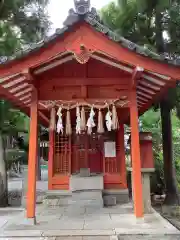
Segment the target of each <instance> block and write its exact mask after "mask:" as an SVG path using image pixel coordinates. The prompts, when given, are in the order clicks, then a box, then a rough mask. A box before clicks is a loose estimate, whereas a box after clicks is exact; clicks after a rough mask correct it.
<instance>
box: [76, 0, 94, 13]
mask: <svg viewBox="0 0 180 240" xmlns="http://www.w3.org/2000/svg"><path fill="white" fill-rule="evenodd" d="M74 7H75V11H76V13H77V14H78V15H85V14H87V13H88V12H89V10H90V0H74Z"/></svg>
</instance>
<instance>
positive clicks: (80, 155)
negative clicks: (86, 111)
mask: <svg viewBox="0 0 180 240" xmlns="http://www.w3.org/2000/svg"><path fill="white" fill-rule="evenodd" d="M102 162H103V150H102V144H101V142H100V140H99V138H98V136H97V134H92V135H88V134H87V133H86V132H83V133H82V134H80V135H74V136H73V140H72V172H73V173H78V172H79V171H80V168H90V171H91V173H101V172H102Z"/></svg>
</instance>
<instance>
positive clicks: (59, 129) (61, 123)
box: [57, 107, 64, 134]
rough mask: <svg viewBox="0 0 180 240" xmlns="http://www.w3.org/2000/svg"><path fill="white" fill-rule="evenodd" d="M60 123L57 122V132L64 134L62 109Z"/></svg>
mask: <svg viewBox="0 0 180 240" xmlns="http://www.w3.org/2000/svg"><path fill="white" fill-rule="evenodd" d="M57 115H58V122H57V132H58V133H62V134H63V129H64V128H63V122H62V107H60V108H59V110H58V112H57Z"/></svg>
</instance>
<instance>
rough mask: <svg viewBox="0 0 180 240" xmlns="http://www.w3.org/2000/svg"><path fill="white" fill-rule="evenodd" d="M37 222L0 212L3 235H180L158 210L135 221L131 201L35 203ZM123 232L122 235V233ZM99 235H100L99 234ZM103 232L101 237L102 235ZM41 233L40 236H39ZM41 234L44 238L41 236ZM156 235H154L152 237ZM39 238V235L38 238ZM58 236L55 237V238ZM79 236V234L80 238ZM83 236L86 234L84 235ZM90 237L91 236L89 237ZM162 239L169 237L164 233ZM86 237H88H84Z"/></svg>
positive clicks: (151, 239) (34, 237)
mask: <svg viewBox="0 0 180 240" xmlns="http://www.w3.org/2000/svg"><path fill="white" fill-rule="evenodd" d="M36 215H37V225H36V226H30V225H27V222H26V219H25V213H24V212H23V211H22V212H15V213H14V215H13V216H12V215H10V212H9V216H8V214H6V216H5V215H4V216H2V217H1V216H0V228H1V232H0V236H1V237H6V239H9V238H8V237H12V236H14V237H16V238H18V239H21V238H20V237H33V239H36V237H39V239H46V238H45V237H55V236H59V237H61V238H59V239H63V237H64V236H66V237H67V236H73V239H78V238H75V237H77V236H84V237H85V236H86V237H87V236H98V237H99V238H94V239H104V240H105V239H110V236H118V235H119V236H120V237H119V239H120V240H126V239H127V240H130V239H134V240H135V239H149V240H153V239H154V240H155V239H156V240H157V239H161V238H160V237H159V238H157V235H158V236H159V235H161V236H163V235H164V234H170V235H172V236H173V239H174V240H177V239H180V238H178V237H179V236H180V232H179V231H178V230H177V229H176V228H174V227H173V226H172V225H171V224H169V223H168V222H167V221H166V220H165V219H163V218H162V217H161V216H160V215H159V214H157V213H156V212H153V214H149V215H146V216H145V217H144V219H143V220H140V221H137V220H136V218H135V217H134V214H133V209H132V206H131V204H125V205H120V206H116V207H112V208H102V209H97V208H94V207H86V208H85V207H80V206H79V207H78V206H76V207H73V206H69V207H54V208H50V207H48V208H46V207H43V206H41V205H40V206H38V207H37V214H36ZM137 234H140V235H142V234H151V235H152V236H153V237H154V238H152V237H151V238H148V236H146V237H145V236H144V237H143V238H142V236H138V237H137V236H133V238H132V236H131V237H130V238H129V235H137ZM123 235H125V236H123ZM100 236H101V238H100ZM102 236H104V238H102ZM40 237H41V238H40ZM42 237H44V238H42ZM155 237H156V238H155ZM37 239H38V238H37ZM47 239H48V238H47ZM57 239H58V238H57ZM81 239H82V238H81ZM85 239H86V238H85ZM89 239H90V238H89ZM162 239H165V240H166V239H167V240H170V239H172V237H171V238H168V236H166V238H165V237H164V236H163V238H162ZM87 240H88V238H87Z"/></svg>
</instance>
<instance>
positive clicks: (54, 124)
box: [49, 107, 56, 131]
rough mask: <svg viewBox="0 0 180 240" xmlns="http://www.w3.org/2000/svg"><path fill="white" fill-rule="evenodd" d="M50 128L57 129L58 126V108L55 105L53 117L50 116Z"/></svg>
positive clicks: (52, 110)
mask: <svg viewBox="0 0 180 240" xmlns="http://www.w3.org/2000/svg"><path fill="white" fill-rule="evenodd" d="M49 128H50V130H53V131H54V130H55V128H56V110H55V108H54V107H53V108H52V109H51V117H50V126H49Z"/></svg>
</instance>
